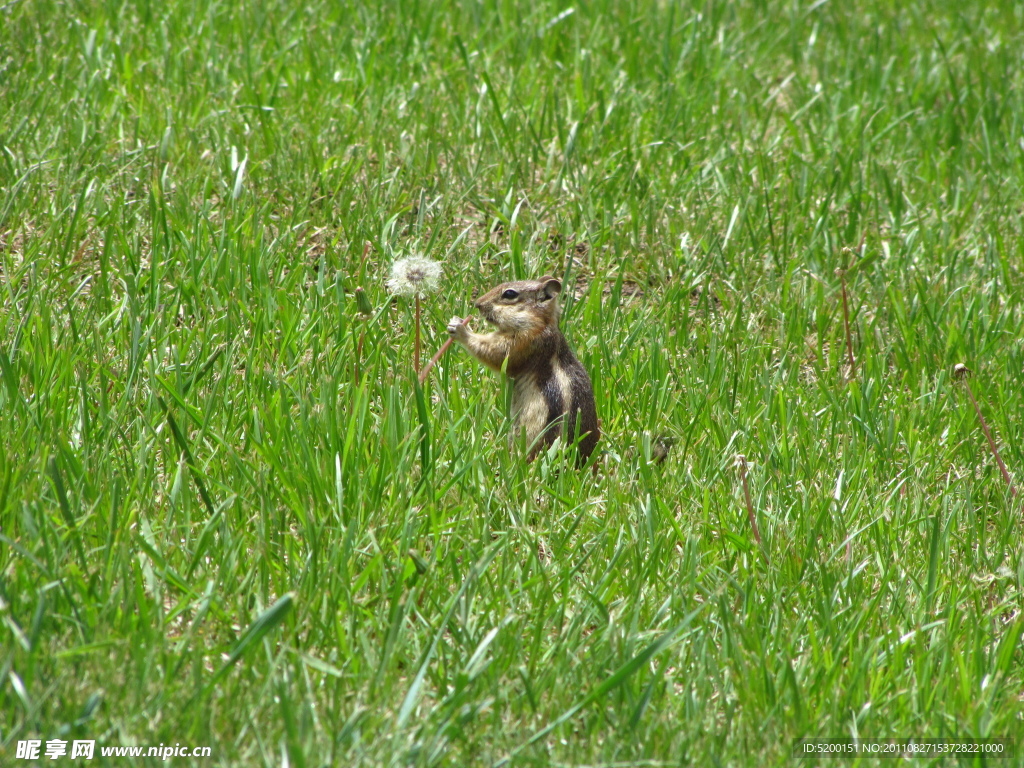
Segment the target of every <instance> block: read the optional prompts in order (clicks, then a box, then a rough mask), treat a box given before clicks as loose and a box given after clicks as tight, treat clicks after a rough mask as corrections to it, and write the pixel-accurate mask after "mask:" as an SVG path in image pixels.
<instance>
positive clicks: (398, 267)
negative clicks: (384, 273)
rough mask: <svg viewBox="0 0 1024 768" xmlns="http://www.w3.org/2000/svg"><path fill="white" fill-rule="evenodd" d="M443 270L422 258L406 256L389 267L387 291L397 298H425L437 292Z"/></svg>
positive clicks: (434, 263) (436, 264)
mask: <svg viewBox="0 0 1024 768" xmlns="http://www.w3.org/2000/svg"><path fill="white" fill-rule="evenodd" d="M442 273H443V270H442V269H441V265H440V263H438V262H436V261H432V260H430V259H428V258H426V257H424V256H407V257H406V258H404V259H399V260H398V261H396V262H395V263H394V264H392V265H391V277H390V278H389V279H388V282H387V286H388V290H389V291H391V292H392V293H393V294H396V295H397V296H407V297H409V298H412V297H414V296H419V297H420V298H423V297H425V296H426V295H427V294H430V293H433V292H434V291H436V290H437V288H438V285H439V284H440V282H441V275H442Z"/></svg>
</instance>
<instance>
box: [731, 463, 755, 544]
mask: <svg viewBox="0 0 1024 768" xmlns="http://www.w3.org/2000/svg"><path fill="white" fill-rule="evenodd" d="M736 463H737V464H738V465H739V468H740V480H741V481H742V482H743V500H744V501H745V502H746V505H747V519H748V520H749V521H750V530H751V531H753V533H754V540H755V541H756V542H757V544H758V546H761V532H760V531H759V530H758V528H757V518H756V517H755V515H754V505H753V503H752V502H751V501H750V484H749V483H748V482H747V457H746V456H744V455H743V454H742V453H741V454H738V455H737V456H736Z"/></svg>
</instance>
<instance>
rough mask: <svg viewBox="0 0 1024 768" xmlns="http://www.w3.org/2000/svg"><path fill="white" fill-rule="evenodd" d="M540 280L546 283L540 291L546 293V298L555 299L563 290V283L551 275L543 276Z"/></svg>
mask: <svg viewBox="0 0 1024 768" xmlns="http://www.w3.org/2000/svg"><path fill="white" fill-rule="evenodd" d="M540 282H542V283H543V284H544V285H543V286H542V287H541V289H540V293H542V294H543V295H544V297H545V299H553V298H555V296H557V295H558V294H560V293H561V292H562V284H561V283H560V282H558V280H557V279H555V278H553V277H551V276H550V275H545V276H544V277H542V278H541V279H540Z"/></svg>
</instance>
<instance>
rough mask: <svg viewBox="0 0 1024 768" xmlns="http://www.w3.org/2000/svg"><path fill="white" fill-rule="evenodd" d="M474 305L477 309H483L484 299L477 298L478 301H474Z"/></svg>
mask: <svg viewBox="0 0 1024 768" xmlns="http://www.w3.org/2000/svg"><path fill="white" fill-rule="evenodd" d="M473 306H474V307H476V308H477V309H483V308H484V303H483V301H482V300H480V299H477V300H476V301H474V302H473Z"/></svg>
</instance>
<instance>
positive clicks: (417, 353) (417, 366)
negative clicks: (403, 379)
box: [413, 293, 420, 375]
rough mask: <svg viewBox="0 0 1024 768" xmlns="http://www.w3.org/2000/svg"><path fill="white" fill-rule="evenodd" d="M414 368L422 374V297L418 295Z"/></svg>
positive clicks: (417, 373)
mask: <svg viewBox="0 0 1024 768" xmlns="http://www.w3.org/2000/svg"><path fill="white" fill-rule="evenodd" d="M413 368H414V369H415V371H416V375H419V372H420V295H419V294H418V293H417V294H416V351H415V352H414V353H413Z"/></svg>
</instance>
